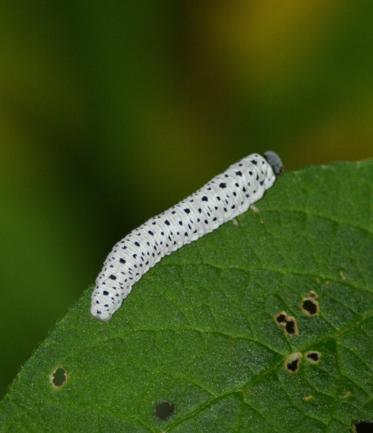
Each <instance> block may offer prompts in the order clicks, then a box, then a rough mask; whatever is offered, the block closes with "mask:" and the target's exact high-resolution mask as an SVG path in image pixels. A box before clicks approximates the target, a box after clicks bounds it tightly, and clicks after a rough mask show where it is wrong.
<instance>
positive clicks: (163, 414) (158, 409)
mask: <svg viewBox="0 0 373 433" xmlns="http://www.w3.org/2000/svg"><path fill="white" fill-rule="evenodd" d="M174 412H175V405H174V404H173V403H170V402H168V401H161V402H159V403H157V405H156V406H155V415H156V416H157V418H159V419H160V420H162V421H165V420H166V419H168V418H170V416H171V415H173V413H174Z"/></svg>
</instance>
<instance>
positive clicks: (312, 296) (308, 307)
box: [301, 290, 320, 316]
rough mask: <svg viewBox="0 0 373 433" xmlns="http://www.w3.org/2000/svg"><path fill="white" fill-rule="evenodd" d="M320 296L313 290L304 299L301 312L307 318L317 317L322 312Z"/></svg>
mask: <svg viewBox="0 0 373 433" xmlns="http://www.w3.org/2000/svg"><path fill="white" fill-rule="evenodd" d="M317 298H318V295H317V293H316V292H315V291H313V290H311V291H310V292H309V293H307V295H306V296H305V297H304V298H303V299H302V305H301V310H302V312H303V313H304V314H305V315H306V316H317V315H318V314H319V312H320V305H319V301H318V300H317Z"/></svg>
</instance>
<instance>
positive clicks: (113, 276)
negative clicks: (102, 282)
mask: <svg viewBox="0 0 373 433" xmlns="http://www.w3.org/2000/svg"><path fill="white" fill-rule="evenodd" d="M109 278H110V279H111V280H113V281H115V280H116V279H117V277H116V276H115V275H113V274H111V275H110V277H109Z"/></svg>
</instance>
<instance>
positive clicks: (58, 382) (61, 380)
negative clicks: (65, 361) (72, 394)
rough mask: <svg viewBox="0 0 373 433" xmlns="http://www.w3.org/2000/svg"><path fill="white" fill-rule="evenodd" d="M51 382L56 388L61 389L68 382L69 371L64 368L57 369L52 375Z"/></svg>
mask: <svg viewBox="0 0 373 433" xmlns="http://www.w3.org/2000/svg"><path fill="white" fill-rule="evenodd" d="M51 382H52V385H53V386H54V387H55V388H61V387H62V386H64V385H65V383H66V382H67V371H66V370H65V369H64V368H63V367H57V368H56V369H55V370H54V371H53V373H52V374H51Z"/></svg>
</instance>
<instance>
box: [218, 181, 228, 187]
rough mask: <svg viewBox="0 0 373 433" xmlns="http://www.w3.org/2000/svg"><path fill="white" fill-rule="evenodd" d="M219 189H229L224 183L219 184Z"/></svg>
mask: <svg viewBox="0 0 373 433" xmlns="http://www.w3.org/2000/svg"><path fill="white" fill-rule="evenodd" d="M219 187H220V188H226V187H227V184H226V183H224V182H221V183H219Z"/></svg>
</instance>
